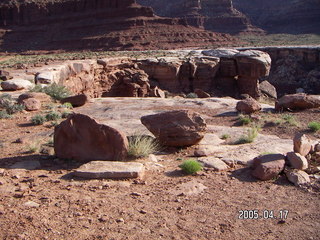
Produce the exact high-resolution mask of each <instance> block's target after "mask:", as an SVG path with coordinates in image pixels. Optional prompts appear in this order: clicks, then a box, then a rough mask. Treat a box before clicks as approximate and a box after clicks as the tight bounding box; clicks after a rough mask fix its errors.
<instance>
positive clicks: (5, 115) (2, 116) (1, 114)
mask: <svg viewBox="0 0 320 240" xmlns="http://www.w3.org/2000/svg"><path fill="white" fill-rule="evenodd" d="M10 117H11V116H10V115H9V114H8V113H7V111H6V110H1V111H0V119H8V118H10Z"/></svg>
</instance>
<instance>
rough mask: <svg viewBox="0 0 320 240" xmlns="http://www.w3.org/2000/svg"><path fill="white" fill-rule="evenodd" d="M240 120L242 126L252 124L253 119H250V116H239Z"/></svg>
mask: <svg viewBox="0 0 320 240" xmlns="http://www.w3.org/2000/svg"><path fill="white" fill-rule="evenodd" d="M238 120H239V122H240V123H241V125H248V124H249V123H251V122H252V119H251V118H250V116H247V115H243V114H239V116H238Z"/></svg>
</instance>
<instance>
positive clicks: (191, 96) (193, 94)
mask: <svg viewBox="0 0 320 240" xmlns="http://www.w3.org/2000/svg"><path fill="white" fill-rule="evenodd" d="M197 97H198V95H197V94H196V93H188V94H187V96H186V98H197Z"/></svg>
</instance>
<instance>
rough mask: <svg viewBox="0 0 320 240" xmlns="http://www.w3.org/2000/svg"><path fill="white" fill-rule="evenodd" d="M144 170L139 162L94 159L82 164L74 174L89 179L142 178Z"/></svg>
mask: <svg viewBox="0 0 320 240" xmlns="http://www.w3.org/2000/svg"><path fill="white" fill-rule="evenodd" d="M144 171H145V168H144V166H143V164H141V163H137V162H112V161H92V162H89V163H86V164H84V165H82V166H80V167H79V168H78V169H76V170H75V171H74V172H73V175H75V176H77V177H82V178H89V179H101V178H111V179H119V178H141V177H143V176H144Z"/></svg>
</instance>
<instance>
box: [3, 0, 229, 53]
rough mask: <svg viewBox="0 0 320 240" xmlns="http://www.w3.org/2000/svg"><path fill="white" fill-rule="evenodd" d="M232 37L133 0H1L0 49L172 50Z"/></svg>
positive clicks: (218, 42) (220, 43)
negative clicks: (159, 15)
mask: <svg viewBox="0 0 320 240" xmlns="http://www.w3.org/2000/svg"><path fill="white" fill-rule="evenodd" d="M186 8H187V9H188V7H186ZM234 42H235V41H234V39H233V38H232V37H230V36H228V35H226V34H217V33H213V32H207V31H205V30H203V29H199V28H195V27H192V26H189V25H188V24H187V22H186V20H185V19H180V18H163V17H157V16H155V14H154V12H153V10H152V8H150V7H143V6H141V5H138V4H137V3H136V1H135V0H28V1H26V0H10V1H9V0H6V2H1V3H0V52H1V51H9V52H17V51H32V50H83V49H96V50H99V49H103V50H141V49H169V48H171V49H172V48H179V47H196V46H202V47H203V46H216V47H218V46H226V45H228V44H233V43H234Z"/></svg>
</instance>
